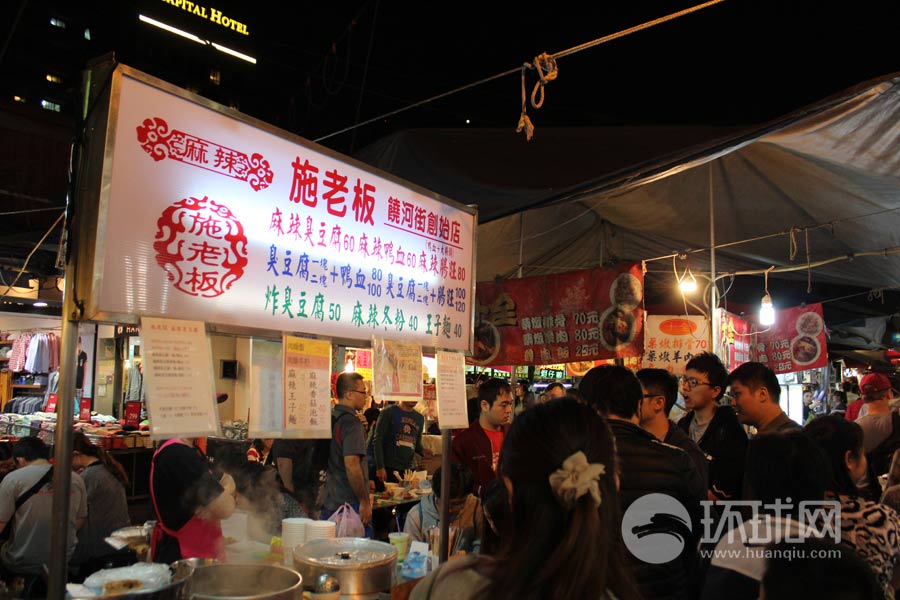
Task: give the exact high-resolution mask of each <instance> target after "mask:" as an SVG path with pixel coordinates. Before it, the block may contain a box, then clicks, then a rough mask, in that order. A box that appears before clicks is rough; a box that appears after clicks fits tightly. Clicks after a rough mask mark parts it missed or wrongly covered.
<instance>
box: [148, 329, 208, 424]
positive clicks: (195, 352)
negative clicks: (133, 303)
mask: <svg viewBox="0 0 900 600" xmlns="http://www.w3.org/2000/svg"><path fill="white" fill-rule="evenodd" d="M141 341H142V342H143V346H144V360H143V368H144V373H143V375H144V379H145V380H146V382H147V410H148V411H149V414H150V435H151V437H153V438H154V439H166V438H173V437H200V436H206V435H219V414H218V411H217V409H216V388H215V385H214V383H213V366H212V350H211V348H210V346H209V339H208V338H207V336H206V325H205V323H203V321H183V320H178V319H157V318H151V317H144V318H142V319H141Z"/></svg>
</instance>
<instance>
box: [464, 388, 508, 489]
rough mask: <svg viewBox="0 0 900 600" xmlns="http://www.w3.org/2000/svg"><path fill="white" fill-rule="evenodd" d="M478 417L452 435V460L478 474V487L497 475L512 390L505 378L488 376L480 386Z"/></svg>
mask: <svg viewBox="0 0 900 600" xmlns="http://www.w3.org/2000/svg"><path fill="white" fill-rule="evenodd" d="M478 404H479V405H480V408H481V412H480V413H479V415H478V419H477V420H475V421H473V422H472V424H471V425H469V428H468V429H465V430H463V431H461V432H460V433H459V435H457V436H456V437H455V438H453V460H455V461H456V462H460V463H463V464H465V465H466V466H468V467H469V468H470V469H471V470H472V473H474V474H475V482H476V485H477V487H478V488H479V490H480V489H481V488H483V487H484V486H486V485H487V484H489V483H490V482H491V481H493V480H494V479H495V478H496V477H497V462H498V461H499V459H500V448H501V446H502V445H503V436H504V433H505V431H506V426H507V425H508V424H509V417H510V415H511V414H512V391H511V389H510V386H509V383H507V382H505V381H503V380H502V379H489V380H487V381H486V382H484V383H483V384H481V387H479V388H478Z"/></svg>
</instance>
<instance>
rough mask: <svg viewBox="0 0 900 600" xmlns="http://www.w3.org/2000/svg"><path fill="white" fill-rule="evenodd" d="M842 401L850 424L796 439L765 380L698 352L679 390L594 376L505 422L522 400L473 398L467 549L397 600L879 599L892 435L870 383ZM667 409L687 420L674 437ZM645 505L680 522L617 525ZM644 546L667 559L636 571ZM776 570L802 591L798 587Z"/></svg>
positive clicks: (833, 419) (620, 371) (891, 518)
mask: <svg viewBox="0 0 900 600" xmlns="http://www.w3.org/2000/svg"><path fill="white" fill-rule="evenodd" d="M859 389H860V399H861V401H862V404H863V405H864V406H866V407H867V410H866V411H865V413H864V414H865V415H866V416H864V417H862V418H860V422H854V421H852V420H850V419H848V418H845V416H846V415H845V413H844V412H841V411H836V412H834V413H833V414H830V415H825V414H816V415H815V418H808V419H806V420H805V421H806V425H805V426H801V424H799V423H796V422H794V421H793V420H791V419H790V418H789V417H788V416H787V415H786V414H785V413H784V411H783V410H782V409H781V407H780V402H779V401H780V396H781V386H780V384H779V382H778V379H777V378H776V376H775V374H774V373H773V372H772V370H771V369H769V368H768V367H767V366H766V365H764V364H761V363H752V362H751V363H745V364H743V365H741V366H740V367H738V368H736V369H735V370H733V371H732V372H730V373H729V372H728V371H727V370H726V368H725V367H724V365H723V364H722V363H721V361H720V360H719V359H718V358H717V357H716V356H714V355H712V354H707V353H704V354H700V355H697V356H695V357H693V359H692V360H691V361H690V362H689V363H688V364H687V366H686V371H685V374H684V375H683V376H682V377H681V378H680V379H678V378H675V377H674V376H673V375H671V374H669V373H668V372H667V371H664V370H660V369H642V370H640V371H638V372H637V373H636V374H635V373H633V372H631V371H630V370H628V369H626V368H624V367H618V366H600V367H595V368H593V369H591V370H590V371H589V372H588V373H587V374H586V375H585V377H584V378H583V379H582V380H581V382H580V384H579V386H578V389H577V391H576V392H577V393H573V391H575V390H565V393H564V394H561V395H560V397H559V398H554V399H551V400H548V401H543V402H541V401H538V402H534V403H533V404H532V405H531V406H529V407H526V408H525V409H524V410H521V411H517V402H516V400H517V398H522V394H521V392H518V393H517V390H516V389H515V388H513V387H511V386H510V385H509V384H508V383H507V382H505V381H501V380H496V379H493V380H488V381H486V382H483V383H482V384H481V385H480V386H479V387H478V392H477V397H476V398H475V401H476V402H477V406H478V409H479V410H478V413H477V416H475V415H473V419H472V424H471V425H470V427H469V428H468V429H467V430H465V431H463V432H460V433H458V434H457V435H456V436H455V437H454V441H453V459H454V460H455V461H458V462H460V463H462V464H465V465H467V466H468V467H469V468H470V470H471V471H472V472H473V473H474V474H475V479H476V486H475V489H476V492H477V493H478V495H479V496H480V499H481V501H482V515H483V519H484V521H483V530H482V538H483V539H482V541H481V543H480V549H479V552H478V553H477V554H476V555H474V556H467V557H466V558H465V559H460V560H452V561H450V562H449V563H448V564H446V565H443V566H442V567H441V568H440V569H438V570H437V571H435V572H433V573H432V574H430V575H429V576H428V577H427V578H426V579H424V580H423V581H422V582H421V583H419V584H418V585H417V586H416V587H415V589H414V590H413V592H412V598H415V599H419V598H422V599H424V598H433V599H444V598H447V599H468V598H616V599H624V598H645V599H656V598H666V599H668V598H673V599H676V598H678V599H703V600H706V599H717V598H723V597H728V598H734V599H735V600H740V599H742V598H747V599H756V598H762V597H765V598H770V599H771V598H788V597H792V598H796V597H811V596H809V592H810V591H811V590H815V597H816V598H860V599H862V598H867V599H868V598H893V597H894V590H895V589H896V588H897V587H898V583H900V569H896V568H895V567H896V565H897V562H898V560H900V545H898V539H900V536H898V534H900V529H898V519H900V516H898V513H897V512H896V511H895V509H894V508H893V506H892V504H896V503H897V501H898V500H900V452H896V451H897V449H898V447H897V446H894V445H893V442H892V441H891V440H892V435H893V432H894V431H897V433H898V436H900V426H898V427H897V428H896V429H892V428H893V421H894V420H895V418H896V413H893V411H892V410H891V408H890V406H891V403H892V400H893V399H894V392H893V390H892V386H891V385H890V381H889V380H888V379H887V377H885V376H884V375H881V374H877V373H873V374H869V375H867V376H866V377H864V378H863V379H862V381H861V382H860V384H859ZM679 392H680V394H681V397H682V399H683V401H684V406H685V408H686V409H687V413H686V414H685V415H684V416H682V417H681V418H680V419H678V421H677V422H673V421H670V420H669V414H670V412H671V411H672V409H673V406H674V405H675V402H676V399H677V397H678V395H679ZM726 392H730V394H729V398H730V403H726V402H725V401H723V398H724V397H725V395H726ZM885 408H886V410H884V409H885ZM516 413H518V414H516ZM510 417H512V420H511V424H508V420H509V419H510ZM895 454H897V455H898V456H896V457H895V456H894V455H895ZM895 458H896V460H894V459H895ZM889 471H890V472H889ZM888 472H889V473H888ZM885 473H887V482H886V485H884V486H883V485H882V484H881V482H880V480H879V477H878V476H879V475H882V474H885ZM658 495H664V496H665V497H666V498H669V499H672V501H673V503H674V505H676V506H679V507H682V508H683V509H684V510H683V515H684V517H683V518H680V517H678V515H677V514H674V515H670V514H667V513H665V512H664V511H657V512H656V513H655V514H651V515H650V517H649V518H648V519H647V522H643V521H641V522H639V523H638V525H637V526H634V523H635V521H634V519H633V518H628V517H629V516H633V515H634V514H645V513H646V511H645V508H646V504H647V502H648V500H647V499H648V498H654V497H657V496H658ZM632 507H634V509H633V511H634V512H631V511H630V509H632ZM751 507H752V508H751ZM810 507H816V508H815V509H811V508H810ZM817 510H818V512H817ZM640 511H644V513H642V512H640ZM836 511H837V512H836ZM675 513H678V511H675ZM835 514H839V515H840V516H839V518H838V519H837V520H836V521H835V520H834V516H835ZM623 524H624V525H623ZM623 527H624V528H623ZM835 528H837V529H835ZM660 534H663V535H662V537H665V535H666V534H668V535H671V536H673V537H674V538H676V539H679V540H681V541H682V542H683V546H682V547H681V550H680V551H678V552H676V555H674V556H672V557H668V558H666V559H665V560H653V558H652V557H650V558H648V556H647V555H646V554H642V552H641V551H640V548H635V547H634V544H635V540H640V539H641V537H643V536H647V539H648V540H655V541H654V542H648V544H651V545H652V544H653V543H656V541H658V540H660ZM638 543H639V542H638ZM659 546H660V547H665V542H660V543H659ZM644 550H646V546H644ZM653 550H658V548H651V554H652V551H653ZM793 569H796V573H797V576H798V577H803V576H806V575H809V574H815V577H816V578H817V579H816V581H814V582H809V585H808V586H807V585H805V584H799V583H798V581H797V579H796V578H794V577H793V576H792V575H791V573H792V572H793ZM848 579H852V581H853V583H850V582H849V581H848Z"/></svg>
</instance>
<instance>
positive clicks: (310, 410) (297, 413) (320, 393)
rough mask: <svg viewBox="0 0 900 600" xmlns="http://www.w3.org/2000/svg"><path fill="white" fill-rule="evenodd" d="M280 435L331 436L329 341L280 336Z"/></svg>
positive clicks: (326, 437) (324, 437)
mask: <svg viewBox="0 0 900 600" xmlns="http://www.w3.org/2000/svg"><path fill="white" fill-rule="evenodd" d="M282 345H283V347H284V437H290V438H302V439H310V438H320V439H328V438H330V437H331V342H329V341H323V340H311V339H306V338H301V337H293V336H289V335H286V336H284V342H283V344H282Z"/></svg>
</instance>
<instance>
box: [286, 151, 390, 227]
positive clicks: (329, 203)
mask: <svg viewBox="0 0 900 600" xmlns="http://www.w3.org/2000/svg"><path fill="white" fill-rule="evenodd" d="M291 167H292V168H293V169H294V175H293V177H294V179H293V181H292V182H291V193H290V196H289V198H290V200H291V202H293V203H295V204H303V205H305V206H308V207H309V208H315V207H316V206H317V205H318V203H319V184H321V185H322V190H323V191H322V200H323V201H324V205H325V209H326V210H327V211H328V214H329V215H331V216H334V217H341V218H343V217H344V216H345V215H346V214H347V207H348V199H349V196H348V194H349V192H350V188H349V185H348V177H347V176H346V175H342V174H341V173H340V172H338V171H337V169H334V170H331V171H325V173H324V177H323V178H322V179H321V181H320V179H319V167H317V166H316V165H314V164H312V163H311V162H309V159H304V160H303V161H302V162H301V160H300V157H299V156H298V157H296V158H295V159H294V161H293V162H292V163H291ZM350 210H352V211H353V218H354V220H355V221H356V222H357V223H368V224H369V225H375V219H374V214H375V186H374V185H372V184H370V183H365V182H363V181H362V180H361V179H359V178H357V180H356V183H355V184H354V185H353V199H352V202H350ZM298 226H299V221H298Z"/></svg>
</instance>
